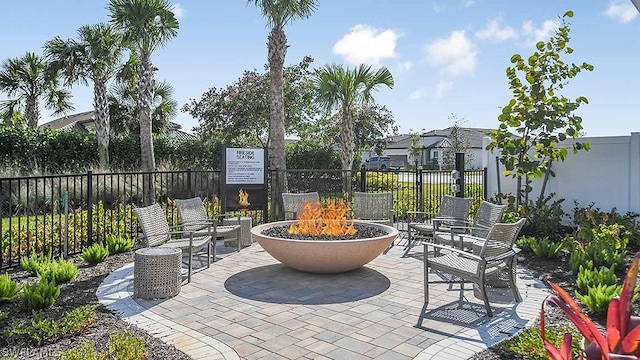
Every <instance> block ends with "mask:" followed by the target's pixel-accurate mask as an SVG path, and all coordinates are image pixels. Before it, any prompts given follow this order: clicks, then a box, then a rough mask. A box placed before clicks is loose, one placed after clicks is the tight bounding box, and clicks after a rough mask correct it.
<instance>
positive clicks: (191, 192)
mask: <svg viewBox="0 0 640 360" xmlns="http://www.w3.org/2000/svg"><path fill="white" fill-rule="evenodd" d="M187 194H189V197H190V198H192V197H194V195H193V188H192V186H191V168H188V169H187Z"/></svg>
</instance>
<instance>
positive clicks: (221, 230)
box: [175, 197, 241, 261]
mask: <svg viewBox="0 0 640 360" xmlns="http://www.w3.org/2000/svg"><path fill="white" fill-rule="evenodd" d="M175 203H176V209H177V210H178V216H179V217H180V222H179V224H180V225H181V226H182V229H183V230H187V231H199V230H202V229H204V228H208V227H211V228H212V232H213V236H212V238H211V242H212V244H213V261H215V260H216V242H217V240H218V239H219V238H223V239H225V241H230V240H231V239H235V240H236V242H237V244H238V252H239V251H240V249H241V244H240V234H241V226H240V214H238V215H230V214H219V215H216V216H215V217H214V218H209V216H208V215H207V210H206V209H205V208H204V204H203V203H202V199H200V198H199V197H194V198H190V199H176V200H175ZM225 218H231V219H234V221H232V224H230V225H224V224H223V219H225ZM236 218H237V222H236V221H235V220H236ZM219 224H223V225H219Z"/></svg>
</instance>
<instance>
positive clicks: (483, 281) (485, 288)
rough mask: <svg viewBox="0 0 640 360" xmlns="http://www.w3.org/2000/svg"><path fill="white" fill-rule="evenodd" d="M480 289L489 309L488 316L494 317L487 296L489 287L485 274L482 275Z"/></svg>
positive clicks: (485, 304)
mask: <svg viewBox="0 0 640 360" xmlns="http://www.w3.org/2000/svg"><path fill="white" fill-rule="evenodd" d="M478 285H480V291H481V292H482V300H483V301H484V307H485V308H486V309H487V316H488V317H492V316H493V311H491V305H489V297H488V296H487V287H486V282H485V279H484V274H482V276H481V277H480V283H479V284H478Z"/></svg>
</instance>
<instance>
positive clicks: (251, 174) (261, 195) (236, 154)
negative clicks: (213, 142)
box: [223, 148, 267, 210]
mask: <svg viewBox="0 0 640 360" xmlns="http://www.w3.org/2000/svg"><path fill="white" fill-rule="evenodd" d="M265 164H266V162H265V151H264V149H239V148H226V149H225V152H224V167H223V170H224V196H225V200H226V201H225V203H226V210H263V209H264V207H265V206H266V198H267V196H266V195H267V192H266V190H265V186H266V184H265V174H266V172H265Z"/></svg>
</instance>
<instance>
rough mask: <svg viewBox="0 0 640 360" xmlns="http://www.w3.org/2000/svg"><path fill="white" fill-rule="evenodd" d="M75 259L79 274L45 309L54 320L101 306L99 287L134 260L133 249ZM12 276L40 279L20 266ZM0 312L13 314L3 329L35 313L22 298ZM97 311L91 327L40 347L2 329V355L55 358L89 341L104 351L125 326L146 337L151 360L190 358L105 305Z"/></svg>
mask: <svg viewBox="0 0 640 360" xmlns="http://www.w3.org/2000/svg"><path fill="white" fill-rule="evenodd" d="M72 259H74V261H75V263H76V264H77V265H78V266H79V273H78V277H77V278H76V279H75V280H73V281H72V282H71V283H68V284H63V285H62V286H61V288H60V297H58V299H57V300H56V302H55V304H54V306H53V307H52V308H50V309H47V310H45V311H44V312H45V314H46V315H48V316H50V317H52V318H54V319H58V318H59V317H60V316H61V315H62V314H63V313H65V312H67V311H70V310H73V309H76V308H78V307H79V306H82V305H91V304H95V305H99V303H98V298H97V297H96V290H97V288H98V286H99V285H100V284H101V283H102V280H104V278H105V277H106V276H107V275H109V274H110V273H112V272H113V271H115V270H117V269H119V268H120V267H122V266H124V265H126V264H128V263H131V262H133V252H128V253H124V254H117V255H114V256H109V257H107V259H106V260H105V261H104V262H102V263H100V264H98V265H96V266H87V265H85V264H83V263H82V262H81V261H80V260H78V259H77V258H75V257H72ZM9 275H10V276H11V278H12V279H14V280H17V281H19V282H20V283H32V282H35V281H36V280H37V278H35V277H30V276H29V274H28V273H27V272H26V271H23V270H22V269H20V268H17V269H12V270H10V271H9ZM0 311H4V312H8V313H9V316H7V317H6V318H5V319H3V320H0V329H2V330H4V329H9V328H10V326H11V324H12V322H13V321H19V322H27V321H31V319H32V315H31V312H29V311H27V310H25V309H24V307H23V306H22V303H21V302H20V300H19V299H16V300H13V301H10V302H3V303H0ZM96 313H97V319H96V322H95V323H94V324H93V325H91V327H89V328H88V329H85V330H83V331H82V332H80V333H79V334H77V335H74V336H69V337H66V338H62V339H59V340H57V341H55V342H53V343H47V344H43V346H40V347H38V346H37V345H36V343H35V341H33V340H31V339H30V338H26V337H20V338H13V339H8V338H7V337H6V336H5V334H4V333H2V332H0V358H2V356H3V355H14V354H15V355H17V359H52V358H55V356H56V355H57V354H58V353H59V352H61V351H64V350H68V349H70V348H74V347H79V346H80V345H81V344H82V343H83V342H85V341H92V342H94V343H95V347H96V350H98V351H104V350H106V349H107V343H108V340H109V334H110V333H117V332H119V331H120V330H121V329H127V330H130V331H131V332H133V334H134V335H135V336H136V337H138V338H140V339H144V341H145V346H146V347H147V349H148V350H149V353H148V355H147V359H180V360H182V359H185V360H186V359H190V357H188V356H187V355H186V354H184V353H183V352H181V351H179V350H177V349H176V348H175V347H174V346H173V345H168V344H165V343H164V342H162V341H160V340H159V339H156V338H154V337H153V336H151V335H149V334H147V333H146V332H144V331H142V330H140V329H138V328H137V327H135V326H132V325H130V324H128V323H126V322H125V321H124V320H122V319H121V318H119V317H118V316H116V315H114V314H112V313H111V312H110V311H109V310H107V309H106V308H105V307H104V306H102V305H100V306H99V307H98V308H97V310H96Z"/></svg>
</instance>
